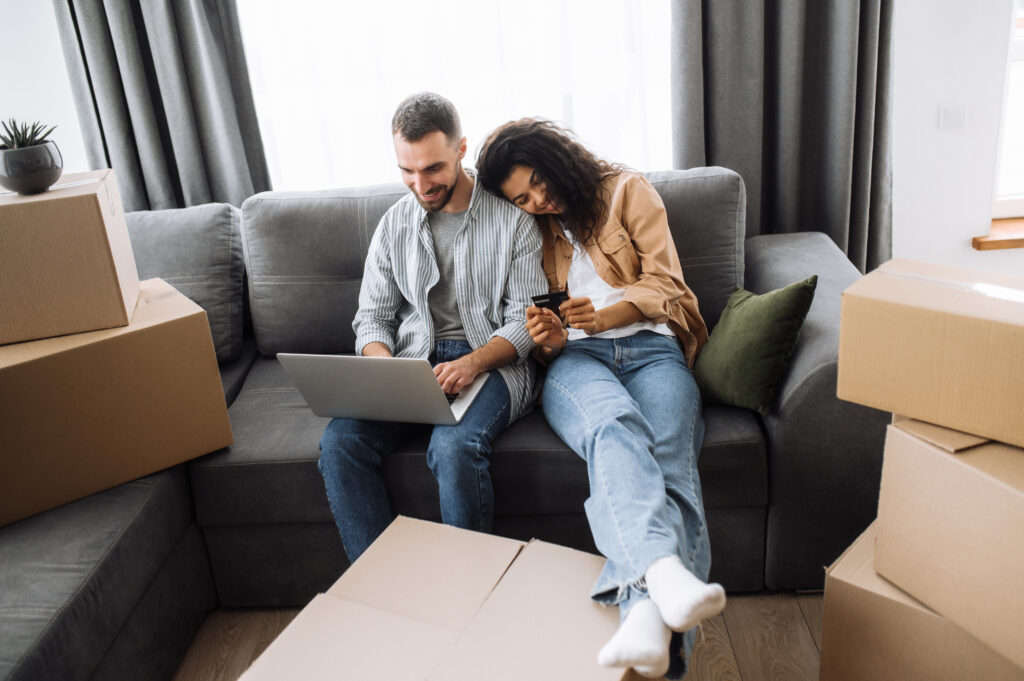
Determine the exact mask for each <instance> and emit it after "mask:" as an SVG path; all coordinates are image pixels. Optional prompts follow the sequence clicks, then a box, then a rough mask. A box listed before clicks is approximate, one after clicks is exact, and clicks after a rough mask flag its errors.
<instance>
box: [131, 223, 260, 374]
mask: <svg viewBox="0 0 1024 681" xmlns="http://www.w3.org/2000/svg"><path fill="white" fill-rule="evenodd" d="M125 217H126V218H127V222H128V235H129V237H130V238H131V242H132V250H133V251H134V252H135V264H136V266H137V267H138V270H139V279H152V278H153V277H160V278H161V279H163V280H164V281H166V282H167V283H168V284H170V285H171V286H173V287H174V288H176V289H178V290H179V291H180V292H181V293H183V294H184V295H186V296H188V297H189V298H191V299H192V300H193V301H194V302H195V303H196V304H198V305H199V306H200V307H202V308H203V309H204V310H206V316H207V318H208V319H209V322H210V333H211V335H212V336H213V346H214V348H216V350H217V361H218V362H220V363H224V362H228V361H230V360H233V359H235V358H236V357H238V356H239V355H240V354H241V352H242V296H243V295H244V288H243V286H244V285H243V276H244V268H245V266H244V264H243V260H242V244H241V228H240V222H241V219H242V213H241V211H239V210H238V209H237V208H235V207H234V206H231V205H229V204H226V203H210V204H206V205H203V206H193V207H191V208H178V209H172V210H157V211H138V212H135V213H128V214H127V215H126V216H125Z"/></svg>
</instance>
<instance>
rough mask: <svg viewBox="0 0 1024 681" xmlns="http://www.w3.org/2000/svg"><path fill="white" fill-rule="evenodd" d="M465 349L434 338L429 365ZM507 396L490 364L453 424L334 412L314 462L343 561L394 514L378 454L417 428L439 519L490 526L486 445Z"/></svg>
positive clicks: (504, 418) (500, 425) (502, 419)
mask: <svg viewBox="0 0 1024 681" xmlns="http://www.w3.org/2000/svg"><path fill="white" fill-rule="evenodd" d="M471 350H472V348H471V347H470V345H469V343H466V342H465V341H449V340H444V341H438V343H437V345H436V346H435V352H434V354H433V355H431V357H430V363H431V364H439V363H441V362H450V361H452V360H454V359H458V358H459V357H461V356H462V355H465V354H467V353H469V352H470V351H471ZM510 409H511V402H510V399H509V393H508V388H507V387H506V386H505V381H504V379H503V378H502V377H501V374H499V373H498V372H497V371H492V372H491V377H490V378H489V379H488V380H487V383H485V384H484V387H483V388H482V389H481V390H480V394H479V395H477V397H476V399H475V400H474V401H473V404H472V405H471V406H470V408H469V410H468V411H467V412H466V414H465V416H463V417H462V421H461V422H460V423H458V424H456V425H454V426H443V425H439V426H424V425H419V424H411V423H396V422H393V421H360V420H356V419H333V420H332V421H331V422H330V423H329V424H327V428H326V429H325V430H324V434H323V436H322V437H321V438H320V463H319V464H318V467H319V469H320V473H321V475H323V477H324V486H325V487H326V488H327V501H328V502H329V503H330V505H331V512H332V513H333V514H334V521H335V523H337V525H338V531H339V532H340V533H341V541H342V544H344V546H345V552H346V553H347V554H348V557H349V560H351V561H355V560H356V559H357V558H358V557H359V556H360V555H362V553H363V551H365V550H366V548H367V547H368V546H369V545H370V544H372V543H373V540H374V539H376V538H377V537H378V536H379V535H380V533H381V532H383V531H384V529H385V528H386V527H387V526H388V525H389V524H390V523H391V521H392V520H393V519H394V516H393V514H392V512H391V505H390V503H389V501H388V493H387V488H386V487H385V485H384V479H383V477H382V476H381V473H380V465H381V461H382V460H383V459H384V457H385V456H387V455H389V454H390V453H391V452H393V451H394V450H395V448H396V447H398V445H399V444H400V443H401V442H402V441H403V440H405V439H407V438H408V437H409V436H410V435H412V434H414V433H415V432H416V431H417V429H428V430H429V429H431V428H432V431H431V434H430V445H429V446H428V448H427V465H428V466H429V467H430V470H431V472H432V473H433V474H434V478H436V479H437V486H438V491H439V493H440V498H441V519H442V520H443V521H444V522H445V523H446V524H448V525H454V526H456V527H462V528H466V529H470V530H477V531H480V532H489V531H490V529H491V524H492V521H493V519H494V490H493V488H492V486H491V475H490V471H489V469H488V467H489V465H490V458H489V457H490V455H491V445H492V443H493V442H494V438H495V437H497V435H498V433H500V432H501V431H502V430H504V429H505V427H506V426H507V425H508V419H509V413H510Z"/></svg>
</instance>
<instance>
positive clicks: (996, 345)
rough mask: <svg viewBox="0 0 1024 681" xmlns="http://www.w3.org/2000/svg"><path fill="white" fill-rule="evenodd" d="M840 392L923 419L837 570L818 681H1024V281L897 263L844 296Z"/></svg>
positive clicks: (899, 433)
mask: <svg viewBox="0 0 1024 681" xmlns="http://www.w3.org/2000/svg"><path fill="white" fill-rule="evenodd" d="M838 393H839V396H840V397H841V398H843V399H848V400H851V401H854V402H858V403H861V404H865V405H868V406H872V407H876V408H879V409H885V410H887V411H892V412H894V414H908V415H910V416H913V417H914V418H906V417H905V416H894V418H893V423H892V425H890V426H889V429H888V433H887V436H886V444H885V455H884V463H883V468H882V486H881V490H880V495H879V511H878V519H877V521H876V522H875V524H874V525H873V526H872V527H871V528H869V529H868V531H867V532H865V534H864V535H863V536H862V537H861V538H860V539H859V540H858V541H857V542H856V543H855V544H854V545H853V546H852V547H851V548H850V549H849V550H847V552H846V553H844V554H843V556H841V557H840V558H839V560H837V561H836V563H835V564H834V565H833V566H832V567H831V568H830V569H829V571H828V575H827V577H826V584H825V612H824V621H823V631H822V643H823V647H822V656H821V679H822V681H836V680H840V679H844V680H845V679H855V678H878V679H889V678H891V679H907V678H920V679H950V680H952V679H964V678H978V679H1024V449H1020V447H1019V446H1024V279H1020V278H1015V277H1000V276H996V275H989V274H987V273H983V272H972V271H969V270H963V269H959V268H950V267H941V266H937V265H930V264H926V263H917V262H912V261H906V260H894V261H890V262H889V263H886V264H885V265H883V266H882V267H880V268H879V269H878V270H876V271H875V272H872V273H871V274H869V275H867V276H866V277H864V278H863V279H861V280H860V281H859V282H857V283H856V284H854V285H853V286H851V287H850V288H849V289H847V290H846V291H845V292H844V294H843V301H842V322H841V330H840V345H839V385H838ZM994 440H996V441H994ZM1007 443H1011V444H1007ZM1013 445H1018V446H1013Z"/></svg>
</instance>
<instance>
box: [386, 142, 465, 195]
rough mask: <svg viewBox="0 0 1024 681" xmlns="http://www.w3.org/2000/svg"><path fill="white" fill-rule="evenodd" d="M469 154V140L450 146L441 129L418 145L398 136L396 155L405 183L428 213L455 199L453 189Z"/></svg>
mask: <svg viewBox="0 0 1024 681" xmlns="http://www.w3.org/2000/svg"><path fill="white" fill-rule="evenodd" d="M465 155H466V138H465V137H463V138H462V139H461V140H459V142H458V144H454V145H453V144H450V143H449V142H448V138H447V137H446V136H445V134H444V133H443V132H441V131H440V130H436V131H434V132H432V133H430V134H429V135H425V136H424V137H422V138H421V139H418V140H416V141H415V142H410V141H408V140H406V139H405V138H403V137H402V136H401V134H399V133H395V156H397V157H398V169H399V170H400V171H401V172H402V182H404V183H405V186H406V187H408V188H409V189H411V190H412V193H413V194H414V195H415V196H416V200H417V201H419V202H420V205H421V206H423V209H424V210H427V211H430V212H435V211H439V210H441V209H442V208H444V207H445V205H447V204H448V201H449V200H450V199H451V198H452V190H454V189H455V182H456V180H457V179H458V177H459V173H460V171H461V165H460V163H461V161H462V157H463V156H465Z"/></svg>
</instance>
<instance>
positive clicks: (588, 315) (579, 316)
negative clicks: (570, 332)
mask: <svg viewBox="0 0 1024 681" xmlns="http://www.w3.org/2000/svg"><path fill="white" fill-rule="evenodd" d="M558 310H559V311H560V312H561V313H562V315H563V316H564V317H565V321H566V323H567V324H568V325H569V326H571V327H572V328H574V329H579V330H580V331H582V332H583V333H585V334H587V335H588V336H590V335H593V334H595V333H601V332H602V331H607V329H605V328H603V325H602V324H601V319H600V316H599V315H598V313H597V310H595V309H594V304H593V303H592V302H590V298H570V299H569V300H567V301H565V302H564V303H562V304H561V305H559V306H558Z"/></svg>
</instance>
